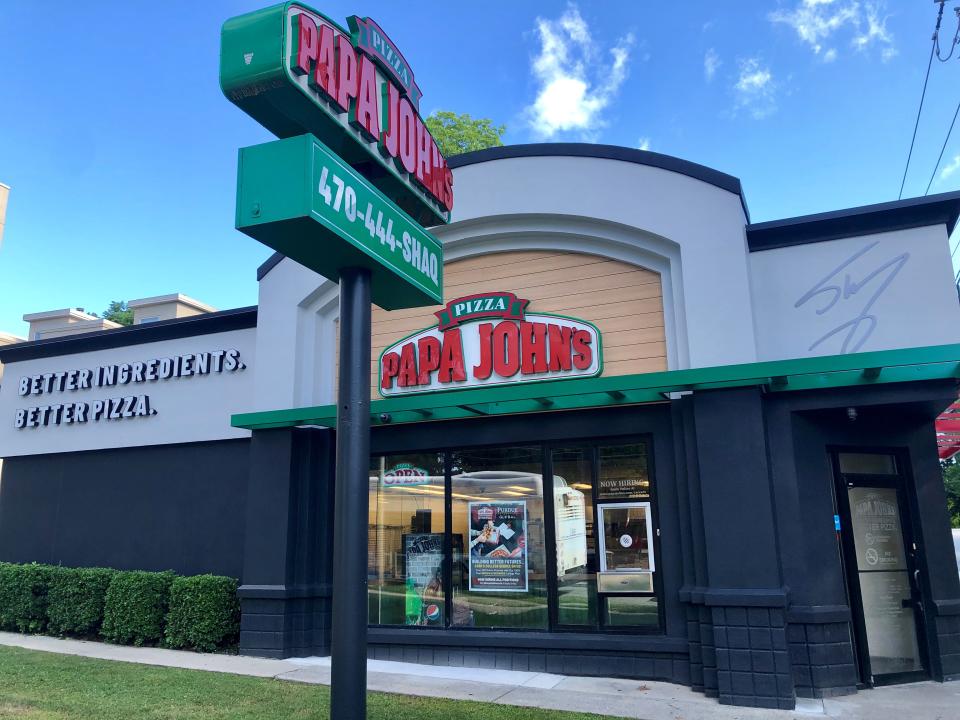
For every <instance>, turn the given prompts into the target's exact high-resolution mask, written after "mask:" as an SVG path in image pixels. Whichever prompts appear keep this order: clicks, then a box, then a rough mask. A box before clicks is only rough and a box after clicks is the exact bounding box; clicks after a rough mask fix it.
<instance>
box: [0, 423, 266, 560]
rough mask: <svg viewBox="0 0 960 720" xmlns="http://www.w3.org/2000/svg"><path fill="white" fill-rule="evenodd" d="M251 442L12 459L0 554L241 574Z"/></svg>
mask: <svg viewBox="0 0 960 720" xmlns="http://www.w3.org/2000/svg"><path fill="white" fill-rule="evenodd" d="M249 445H250V441H249V440H227V441H221V442H206V443H190V444H186V445H154V446H150V447H139V448H121V449H114V450H97V451H89V452H76V453H63V454H56V455H34V456H27V457H14V458H8V459H7V460H5V461H4V463H3V478H2V482H0V560H4V561H7V562H40V563H50V564H53V565H66V566H71V567H95V566H96V567H111V568H117V569H120V570H174V571H175V572H178V573H181V574H184V575H198V574H202V573H215V574H219V575H228V576H230V577H235V578H239V577H240V575H241V572H242V570H243V539H244V516H245V511H246V495H247V477H248V474H249V466H248V449H249Z"/></svg>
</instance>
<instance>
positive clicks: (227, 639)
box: [0, 562, 240, 652]
mask: <svg viewBox="0 0 960 720" xmlns="http://www.w3.org/2000/svg"><path fill="white" fill-rule="evenodd" d="M0 630H12V631H17V632H23V633H44V632H45V633H47V634H49V635H60V636H64V635H71V636H75V637H84V638H89V637H92V636H95V635H97V634H98V633H99V635H100V637H102V638H103V639H104V640H106V641H108V642H113V643H118V644H125V645H131V644H132V645H156V644H158V643H161V642H162V643H163V644H164V645H166V646H167V647H174V648H193V649H195V650H199V651H201V652H210V651H212V650H216V649H217V648H218V647H230V646H234V645H236V643H237V640H238V639H239V635H240V603H239V601H238V600H237V581H236V580H234V579H233V578H228V577H222V576H219V575H195V576H192V577H178V576H177V575H175V574H174V573H173V572H170V571H167V572H145V571H139V570H137V571H121V570H111V569H109V568H67V567H59V566H53V565H39V564H37V563H31V564H28V565H17V564H15V563H5V562H0Z"/></svg>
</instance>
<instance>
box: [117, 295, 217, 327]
mask: <svg viewBox="0 0 960 720" xmlns="http://www.w3.org/2000/svg"><path fill="white" fill-rule="evenodd" d="M127 307H128V308H130V309H131V310H133V324H134V325H143V324H144V323H151V322H158V321H160V320H173V319H174V318H183V317H191V316H192V315H201V314H203V313H210V312H216V310H217V309H216V308H214V307H211V306H209V305H207V304H206V303H202V302H200V301H199V300H194V299H193V298H192V297H187V296H186V295H181V294H180V293H174V294H172V295H157V296H156V297H148V298H141V299H139V300H131V301H130V302H128V303H127Z"/></svg>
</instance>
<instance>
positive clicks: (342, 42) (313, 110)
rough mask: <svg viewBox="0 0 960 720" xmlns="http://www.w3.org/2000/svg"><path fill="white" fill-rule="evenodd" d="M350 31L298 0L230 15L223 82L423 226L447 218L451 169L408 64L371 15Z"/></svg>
mask: <svg viewBox="0 0 960 720" xmlns="http://www.w3.org/2000/svg"><path fill="white" fill-rule="evenodd" d="M347 24H348V25H349V29H347V28H343V27H341V26H340V25H338V24H337V23H335V22H333V21H332V20H331V19H330V18H328V17H327V16H325V15H323V14H322V13H320V12H317V11H316V10H313V9H312V8H309V7H307V6H306V5H302V4H300V3H297V2H286V3H282V4H280V5H274V6H272V7H269V8H265V9H263V10H258V11H255V12H251V13H247V14H245V15H240V16H238V17H235V18H232V19H230V20H228V21H227V22H226V23H224V25H223V30H222V32H221V49H220V86H221V88H222V89H223V92H224V94H225V95H226V96H227V98H228V99H229V100H230V101H231V102H233V103H234V104H236V105H237V106H238V107H240V108H241V109H242V110H243V111H244V112H246V113H248V114H249V115H251V116H252V117H254V118H255V119H256V120H257V121H258V122H259V123H260V124H262V125H263V126H264V127H266V128H267V129H268V130H270V131H271V132H273V133H274V134H276V135H277V136H278V137H280V138H287V137H292V136H295V135H302V134H305V133H313V134H314V135H317V136H318V137H320V138H321V139H322V140H323V141H324V142H325V143H326V144H327V145H328V146H329V147H330V149H331V150H332V151H333V152H334V153H335V154H336V155H338V156H339V157H341V158H342V159H343V160H345V161H346V162H347V163H348V164H349V165H351V166H353V167H355V168H357V169H362V168H364V167H369V166H370V165H371V163H373V165H374V166H375V167H376V168H377V171H376V172H366V171H364V172H363V174H364V175H365V176H366V177H367V178H368V179H369V180H370V181H371V182H372V183H373V184H374V185H375V186H376V187H377V188H378V189H379V190H381V191H382V192H383V193H384V194H385V195H386V196H387V197H390V198H391V199H393V200H394V201H395V202H396V203H397V205H398V206H399V207H400V208H401V209H402V210H404V211H405V212H406V213H408V214H409V215H410V216H411V217H412V218H413V219H414V220H416V221H417V222H419V223H421V224H424V225H435V224H437V223H441V222H447V221H448V220H449V217H450V210H451V209H452V208H453V173H452V172H451V171H450V168H449V167H448V166H447V161H446V159H445V158H444V157H443V154H442V153H441V152H440V150H439V149H438V147H437V143H436V142H435V141H434V139H433V137H432V136H431V134H430V131H429V130H428V129H427V127H426V125H425V124H424V122H423V120H422V119H421V117H420V114H419V107H420V97H421V92H420V88H419V87H418V86H417V83H416V80H415V79H414V75H413V70H412V69H411V68H410V65H409V64H408V63H407V61H406V59H405V58H404V56H403V54H402V53H401V52H400V50H399V49H397V46H396V45H394V43H393V42H392V41H391V40H390V38H389V37H388V36H387V34H386V33H385V32H384V31H383V30H382V29H381V28H380V26H379V25H377V23H376V22H374V21H373V20H371V19H370V18H360V17H357V16H352V17H350V18H348V19H347Z"/></svg>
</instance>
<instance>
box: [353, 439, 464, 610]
mask: <svg viewBox="0 0 960 720" xmlns="http://www.w3.org/2000/svg"><path fill="white" fill-rule="evenodd" d="M443 461H444V456H443V453H425V454H419V455H393V456H387V457H375V458H373V461H372V463H371V468H370V525H369V528H370V530H369V545H368V548H369V550H368V561H367V568H368V578H367V587H368V591H367V592H368V598H369V612H370V615H369V617H370V622H371V623H372V624H375V625H434V626H438V627H442V626H443V625H444V624H445V621H444V607H445V602H444V591H443V556H444V532H443V531H444V468H443Z"/></svg>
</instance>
